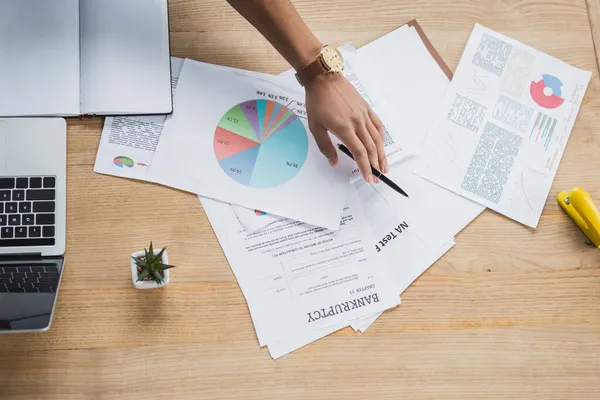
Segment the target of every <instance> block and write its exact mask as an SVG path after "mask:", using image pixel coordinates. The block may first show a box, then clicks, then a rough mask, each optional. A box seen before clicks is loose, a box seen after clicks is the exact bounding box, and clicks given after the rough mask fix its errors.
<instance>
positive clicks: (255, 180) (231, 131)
mask: <svg viewBox="0 0 600 400" xmlns="http://www.w3.org/2000/svg"><path fill="white" fill-rule="evenodd" d="M214 151H215V156H216V157H217V161H218V162H219V165H220V166H221V168H222V169H223V171H224V172H225V174H227V175H228V176H229V177H230V178H231V179H233V180H235V181H236V182H238V183H240V184H242V185H244V186H247V187H251V188H256V189H267V188H273V187H276V186H279V185H282V184H284V183H285V182H287V181H289V180H290V179H292V178H294V177H295V176H296V175H297V174H298V172H300V170H301V169H302V166H303V165H304V162H305V161H306V157H307V155H308V136H307V134H306V129H305V128H304V124H303V123H302V121H301V120H300V119H299V118H298V117H297V116H296V114H294V113H293V112H292V111H290V110H289V109H288V108H287V107H285V106H284V105H281V104H279V103H277V102H275V101H271V100H263V99H258V100H249V101H246V102H243V103H241V104H238V105H236V106H235V107H233V108H231V109H230V110H229V111H227V112H226V113H225V115H223V117H222V118H221V120H220V121H219V123H218V125H217V128H216V129H215V136H214Z"/></svg>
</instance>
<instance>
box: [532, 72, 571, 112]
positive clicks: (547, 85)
mask: <svg viewBox="0 0 600 400" xmlns="http://www.w3.org/2000/svg"><path fill="white" fill-rule="evenodd" d="M562 86H563V83H562V82H561V81H560V79H558V78H557V77H555V76H554V75H549V74H543V75H542V79H540V80H539V81H537V82H536V81H533V82H531V85H530V86H529V91H530V93H531V98H533V101H535V102H536V103H537V104H538V105H539V106H541V107H544V108H549V109H552V108H556V107H558V106H560V105H561V104H562V103H563V102H564V101H565V99H563V98H562V97H561V96H562V89H561V88H562Z"/></svg>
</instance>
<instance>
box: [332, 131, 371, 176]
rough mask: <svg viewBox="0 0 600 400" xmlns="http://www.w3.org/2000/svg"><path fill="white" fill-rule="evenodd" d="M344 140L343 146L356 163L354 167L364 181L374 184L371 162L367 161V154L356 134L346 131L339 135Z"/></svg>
mask: <svg viewBox="0 0 600 400" xmlns="http://www.w3.org/2000/svg"><path fill="white" fill-rule="evenodd" d="M340 136H342V137H344V138H347V139H346V140H345V143H344V144H345V145H346V146H347V147H348V149H349V150H350V152H351V153H352V156H353V157H354V161H356V165H358V169H359V170H360V173H361V174H362V176H363V178H364V179H365V181H367V182H370V183H374V182H375V180H374V177H373V173H372V172H371V162H370V160H369V153H368V152H367V149H366V148H365V146H364V144H363V142H362V141H361V139H360V138H359V137H358V135H357V133H355V132H354V131H353V130H352V129H348V130H347V131H345V132H341V135H340Z"/></svg>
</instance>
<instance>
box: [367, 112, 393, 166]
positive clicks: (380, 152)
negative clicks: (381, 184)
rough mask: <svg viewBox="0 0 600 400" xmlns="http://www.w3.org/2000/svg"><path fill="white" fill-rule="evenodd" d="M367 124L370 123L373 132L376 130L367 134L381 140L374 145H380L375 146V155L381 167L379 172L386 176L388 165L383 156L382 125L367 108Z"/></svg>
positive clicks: (383, 132)
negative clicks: (373, 129)
mask: <svg viewBox="0 0 600 400" xmlns="http://www.w3.org/2000/svg"><path fill="white" fill-rule="evenodd" d="M369 122H371V124H372V127H373V128H375V130H376V132H373V131H372V129H369V132H371V136H373V137H375V136H379V137H380V139H381V140H380V141H379V142H377V141H375V144H378V143H380V144H381V145H378V146H377V155H378V156H379V165H380V166H381V172H383V173H384V174H387V173H388V172H389V165H388V161H387V156H386V155H385V149H384V145H383V143H384V142H385V130H384V127H383V123H382V122H381V120H380V119H379V117H378V116H377V114H375V113H374V112H373V110H372V109H370V108H369V121H367V124H368V123H369Z"/></svg>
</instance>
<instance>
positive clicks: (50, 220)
mask: <svg viewBox="0 0 600 400" xmlns="http://www.w3.org/2000/svg"><path fill="white" fill-rule="evenodd" d="M55 200H56V177H54V176H29V177H0V248H6V247H31V246H54V244H55V234H56V227H55V224H56V202H55Z"/></svg>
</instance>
